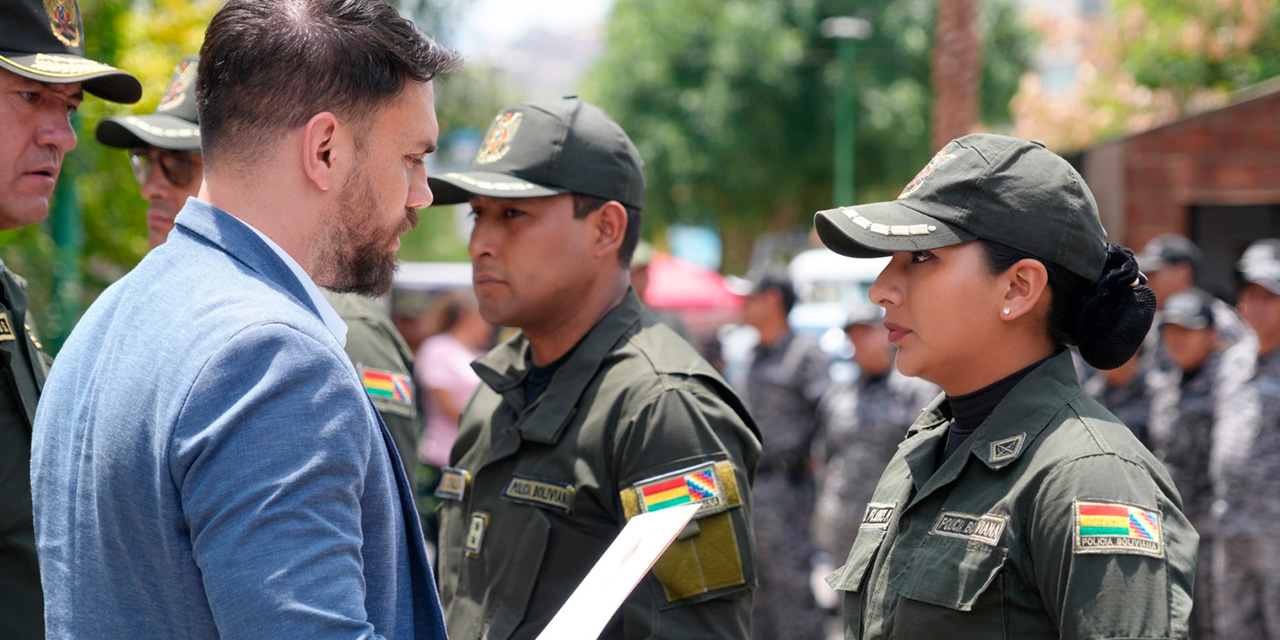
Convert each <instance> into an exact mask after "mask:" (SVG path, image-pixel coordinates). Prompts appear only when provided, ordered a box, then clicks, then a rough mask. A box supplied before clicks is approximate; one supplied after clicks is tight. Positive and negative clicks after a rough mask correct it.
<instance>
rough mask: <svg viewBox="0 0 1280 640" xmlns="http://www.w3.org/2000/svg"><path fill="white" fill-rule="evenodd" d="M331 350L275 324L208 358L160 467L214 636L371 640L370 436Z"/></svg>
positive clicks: (365, 407) (361, 407)
mask: <svg viewBox="0 0 1280 640" xmlns="http://www.w3.org/2000/svg"><path fill="white" fill-rule="evenodd" d="M349 366H350V365H348V364H347V363H346V362H344V361H342V360H341V359H340V355H339V354H336V353H334V352H332V351H330V350H329V349H328V348H326V347H325V346H323V345H322V344H321V343H319V342H317V341H315V340H314V339H312V338H310V337H309V336H305V335H302V334H300V333H298V332H297V331H295V330H293V329H290V328H288V327H284V326H281V325H267V326H263V327H256V328H251V329H248V330H245V331H243V332H241V333H240V334H238V335H237V336H236V337H235V338H233V339H232V340H231V341H230V342H229V343H228V344H227V345H226V346H225V347H224V348H223V349H222V350H220V351H219V352H218V353H216V354H214V356H213V357H212V358H211V359H210V361H209V362H208V363H207V364H206V365H205V366H204V368H203V369H202V371H201V373H200V374H199V377H198V378H197V380H196V383H195V385H194V386H193V388H192V390H191V394H190V396H189V397H188V399H187V401H186V403H185V405H184V407H183V410H182V412H181V414H180V417H179V420H178V423H177V425H176V427H175V430H174V436H173V443H172V445H171V450H170V460H171V462H170V472H171V474H172V476H173V480H174V482H175V484H176V485H177V486H178V489H179V491H180V493H181V496H182V498H181V499H182V509H183V512H184V516H185V519H186V521H185V524H186V526H187V527H188V528H189V530H190V537H191V545H192V554H193V556H194V560H195V562H196V564H197V565H198V566H199V567H200V571H201V573H202V575H203V582H204V587H205V591H206V593H207V596H208V601H209V606H210V609H211V610H212V614H213V618H214V621H215V623H216V624H217V627H218V633H219V636H220V637H222V638H226V639H237V638H246V639H248V638H270V637H306V638H370V637H374V629H373V626H372V624H370V623H369V621H368V619H367V615H366V610H365V583H364V572H363V559H362V556H361V552H360V550H361V545H362V541H363V530H362V528H361V522H362V515H361V503H360V496H361V495H362V494H363V493H364V482H365V477H366V473H367V470H368V467H369V464H370V456H371V455H372V453H373V451H375V449H374V446H373V445H374V438H378V437H380V436H379V434H378V433H377V432H376V431H374V430H373V429H371V428H368V427H367V425H368V424H369V422H370V420H371V419H372V413H371V412H372V409H371V408H370V407H369V401H368V399H366V398H365V397H364V394H363V392H362V391H361V390H360V388H359V387H358V386H357V385H355V384H353V382H354V381H353V380H352V379H351V377H352V376H354V373H353V372H351V370H350V369H349Z"/></svg>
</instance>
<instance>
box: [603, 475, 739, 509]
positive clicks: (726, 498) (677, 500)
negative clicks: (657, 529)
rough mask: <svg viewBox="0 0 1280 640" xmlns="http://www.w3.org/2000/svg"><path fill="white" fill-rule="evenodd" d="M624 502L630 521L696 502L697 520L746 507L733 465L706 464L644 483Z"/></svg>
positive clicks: (624, 495)
mask: <svg viewBox="0 0 1280 640" xmlns="http://www.w3.org/2000/svg"><path fill="white" fill-rule="evenodd" d="M622 500H623V506H624V507H625V509H626V511H627V518H631V517H632V516H635V515H638V514H641V513H648V512H650V511H660V510H662V509H668V508H670V507H675V506H679V505H682V504H690V503H695V502H696V503H698V504H699V509H698V513H697V515H696V516H695V517H698V518H701V517H704V516H709V515H712V514H715V513H720V512H723V511H728V510H729V509H730V508H731V507H736V506H738V505H740V504H742V496H741V495H739V494H738V482H737V480H736V479H735V478H734V475H733V465H732V463H729V462H706V463H703V464H700V465H698V466H696V467H689V468H687V469H681V470H679V471H673V472H671V473H667V474H663V475H660V476H655V477H652V478H648V479H645V480H641V481H640V482H637V483H636V484H635V486H633V487H632V488H631V489H629V490H625V491H623V492H622Z"/></svg>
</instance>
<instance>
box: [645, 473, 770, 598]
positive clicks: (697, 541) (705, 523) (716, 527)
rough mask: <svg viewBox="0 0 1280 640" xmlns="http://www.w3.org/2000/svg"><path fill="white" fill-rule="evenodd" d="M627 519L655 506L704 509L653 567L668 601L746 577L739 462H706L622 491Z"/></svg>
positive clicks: (722, 586)
mask: <svg viewBox="0 0 1280 640" xmlns="http://www.w3.org/2000/svg"><path fill="white" fill-rule="evenodd" d="M620 497H621V498H622V507H623V510H624V511H625V512H626V515H627V520H630V519H631V518H633V517H635V516H637V515H640V514H641V513H649V512H652V511H660V510H662V509H667V508H670V507H674V506H678V505H682V504H691V503H697V504H698V505H699V509H698V513H697V514H696V515H695V516H694V518H695V520H693V521H691V522H690V523H689V524H688V526H687V527H686V528H685V531H684V532H682V533H681V534H680V537H678V538H676V541H675V542H673V543H671V546H670V547H668V548H667V550H666V552H665V553H663V554H662V557H661V558H659V559H658V562H657V564H655V565H654V567H653V574H654V575H655V576H656V577H657V578H658V582H660V583H662V589H663V591H664V592H665V594H666V596H667V601H669V602H676V601H678V600H684V599H685V598H692V597H694V596H697V595H701V594H704V593H708V592H711V591H716V590H718V589H725V588H728V587H735V586H738V585H741V584H743V583H744V582H746V578H745V574H744V573H743V570H742V557H741V556H740V555H739V551H738V536H737V533H736V532H735V531H734V528H733V520H732V517H733V515H732V514H731V513H730V510H731V509H735V508H737V507H740V506H742V494H741V493H739V491H738V481H737V477H736V476H735V475H734V472H733V464H732V463H730V462H727V461H720V462H706V463H704V464H700V465H697V466H694V467H689V468H686V469H681V470H679V471H673V472H671V473H665V474H662V475H660V476H654V477H652V478H646V479H644V480H641V481H639V482H637V483H635V484H634V485H633V486H631V487H628V488H626V489H623V490H622V491H621V493H620Z"/></svg>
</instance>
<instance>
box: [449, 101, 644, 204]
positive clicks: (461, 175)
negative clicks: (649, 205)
mask: <svg viewBox="0 0 1280 640" xmlns="http://www.w3.org/2000/svg"><path fill="white" fill-rule="evenodd" d="M428 183H429V184H430V186H431V191H432V192H433V193H434V194H435V203H436V204H457V203H460V202H466V201H467V199H468V198H470V197H471V196H472V195H480V196H489V197H494V198H540V197H544V196H553V195H556V194H561V193H579V194H582V195H587V196H595V197H597V198H604V199H607V200H616V201H618V202H620V203H622V204H624V205H627V206H629V207H634V208H636V209H644V202H645V191H644V162H642V161H641V160H640V152H639V151H637V150H636V147H635V145H634V144H632V142H631V138H629V137H627V134H626V132H625V131H623V130H622V127H620V126H618V123H616V122H614V121H613V119H611V118H610V117H609V116H608V115H607V114H605V112H604V111H603V110H601V109H600V108H599V107H597V106H595V105H593V104H590V103H587V102H583V101H582V100H579V99H577V98H576V97H572V96H571V97H567V98H562V99H560V100H554V101H548V102H540V103H536V104H534V103H521V104H517V105H513V106H510V107H507V108H505V109H503V110H502V111H501V112H499V113H498V116H497V117H496V118H494V120H493V124H491V125H490V126H489V130H488V132H486V133H485V136H484V139H482V140H481V141H480V150H479V152H478V153H477V154H476V158H475V161H474V162H472V164H471V170H470V171H466V172H452V173H444V174H441V175H439V176H432V177H430V178H429V179H428Z"/></svg>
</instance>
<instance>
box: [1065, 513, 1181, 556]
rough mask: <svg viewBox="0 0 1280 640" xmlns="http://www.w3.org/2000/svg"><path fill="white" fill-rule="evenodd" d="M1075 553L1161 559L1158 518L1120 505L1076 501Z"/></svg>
mask: <svg viewBox="0 0 1280 640" xmlns="http://www.w3.org/2000/svg"><path fill="white" fill-rule="evenodd" d="M1073 509H1074V510H1075V549H1074V551H1075V553H1129V554H1137V555H1144V556H1151V557H1153V558H1163V557H1164V532H1163V530H1162V529H1161V526H1160V514H1159V513H1158V512H1156V511H1151V510H1148V509H1144V508H1142V507H1138V506H1134V505H1130V504H1124V503H1121V502H1085V501H1083V500H1076V501H1075V503H1074V507H1073Z"/></svg>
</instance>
